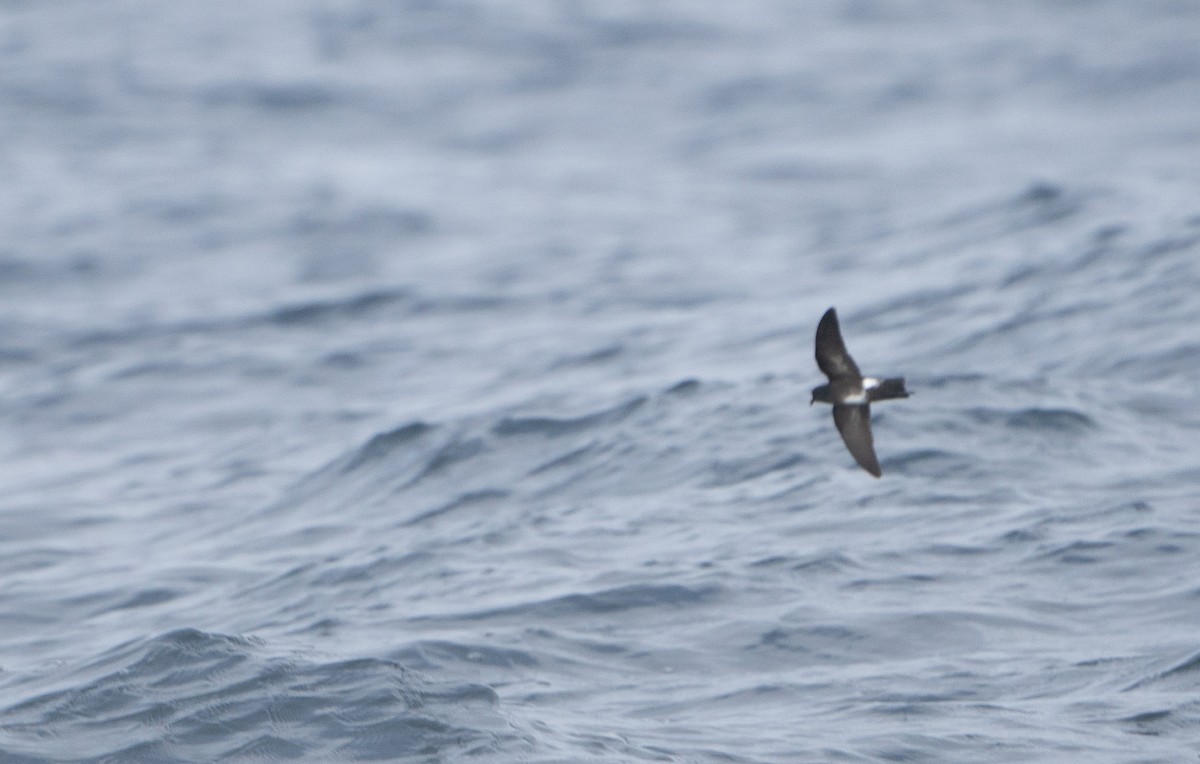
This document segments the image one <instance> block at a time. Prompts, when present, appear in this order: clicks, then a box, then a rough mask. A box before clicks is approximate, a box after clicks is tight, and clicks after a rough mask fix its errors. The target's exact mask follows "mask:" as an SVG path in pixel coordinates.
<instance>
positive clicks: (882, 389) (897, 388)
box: [869, 377, 908, 401]
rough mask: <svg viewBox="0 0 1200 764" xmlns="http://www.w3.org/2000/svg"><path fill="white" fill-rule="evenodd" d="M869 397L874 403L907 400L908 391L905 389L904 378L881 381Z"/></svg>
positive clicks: (872, 389)
mask: <svg viewBox="0 0 1200 764" xmlns="http://www.w3.org/2000/svg"><path fill="white" fill-rule="evenodd" d="M869 395H870V399H871V400H873V401H886V400H888V399H889V398H907V397H908V390H905V389H904V377H892V378H891V379H881V380H879V384H878V385H876V386H875V387H873V388H871V390H870V393H869Z"/></svg>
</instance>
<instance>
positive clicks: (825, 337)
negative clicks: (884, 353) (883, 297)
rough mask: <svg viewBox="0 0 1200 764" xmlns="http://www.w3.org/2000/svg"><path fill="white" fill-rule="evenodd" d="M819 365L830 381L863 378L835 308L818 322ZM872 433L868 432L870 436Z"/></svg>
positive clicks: (828, 311)
mask: <svg viewBox="0 0 1200 764" xmlns="http://www.w3.org/2000/svg"><path fill="white" fill-rule="evenodd" d="M817 366H819V367H821V371H822V372H824V373H825V376H827V377H829V379H830V381H833V380H835V379H840V378H849V379H861V378H862V374H861V373H859V371H858V365H857V364H855V363H854V359H853V358H851V357H850V354H849V353H847V352H846V343H845V342H842V330H841V329H840V328H838V318H837V311H836V310H834V309H833V308H830V309H829V310H827V311H825V315H823V316H821V323H819V324H817ZM869 435H870V433H869V432H868V436H869Z"/></svg>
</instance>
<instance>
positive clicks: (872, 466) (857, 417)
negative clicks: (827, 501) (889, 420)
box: [833, 403, 883, 477]
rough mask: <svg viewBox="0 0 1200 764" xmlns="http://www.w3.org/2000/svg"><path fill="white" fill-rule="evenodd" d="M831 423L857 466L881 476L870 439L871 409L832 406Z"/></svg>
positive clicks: (859, 405) (872, 440)
mask: <svg viewBox="0 0 1200 764" xmlns="http://www.w3.org/2000/svg"><path fill="white" fill-rule="evenodd" d="M833 422H834V424H836V425H837V428H838V432H840V433H841V434H842V440H843V441H845V442H846V448H848V449H850V454H851V456H853V457H854V461H856V462H858V466H860V467H862V468H863V469H864V470H866V471H867V472H870V473H871V474H872V475H874V476H875V477H879V476H880V475H882V474H883V470H881V469H880V468H879V459H877V458H876V457H875V440H874V438H872V437H871V407H870V406H868V405H867V404H865V403H860V404H848V403H837V404H834V406H833Z"/></svg>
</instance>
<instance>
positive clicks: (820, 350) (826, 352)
mask: <svg viewBox="0 0 1200 764" xmlns="http://www.w3.org/2000/svg"><path fill="white" fill-rule="evenodd" d="M817 366H819V367H821V371H822V372H824V373H825V376H827V377H829V379H830V380H834V379H837V378H839V377H851V378H855V379H857V378H860V377H862V374H861V373H859V371H858V365H857V364H855V363H854V359H853V358H851V357H850V354H849V353H847V352H846V343H844V342H842V331H841V329H839V328H838V318H837V311H835V310H834V309H833V308H830V309H829V310H827V311H825V315H823V316H821V323H819V324H817Z"/></svg>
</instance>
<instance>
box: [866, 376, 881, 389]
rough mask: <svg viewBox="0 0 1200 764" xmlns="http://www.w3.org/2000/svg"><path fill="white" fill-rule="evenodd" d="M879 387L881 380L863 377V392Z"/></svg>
mask: <svg viewBox="0 0 1200 764" xmlns="http://www.w3.org/2000/svg"><path fill="white" fill-rule="evenodd" d="M876 387H879V380H878V379H875V378H874V377H863V390H873V389H874V388H876Z"/></svg>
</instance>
